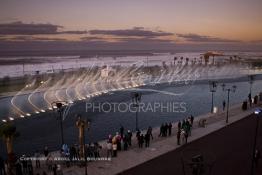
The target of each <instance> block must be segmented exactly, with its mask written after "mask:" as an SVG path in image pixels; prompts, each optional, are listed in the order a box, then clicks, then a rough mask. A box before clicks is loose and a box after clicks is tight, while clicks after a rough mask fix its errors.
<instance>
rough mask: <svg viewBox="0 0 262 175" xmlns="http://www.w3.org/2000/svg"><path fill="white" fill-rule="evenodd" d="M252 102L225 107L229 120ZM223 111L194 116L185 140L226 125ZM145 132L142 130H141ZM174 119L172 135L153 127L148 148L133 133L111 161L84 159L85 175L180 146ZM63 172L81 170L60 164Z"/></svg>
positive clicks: (70, 174)
mask: <svg viewBox="0 0 262 175" xmlns="http://www.w3.org/2000/svg"><path fill="white" fill-rule="evenodd" d="M255 107H257V106H254V107H253V108H251V109H248V110H247V111H242V109H241V106H240V105H235V106H232V107H231V109H230V111H229V124H230V123H233V122H236V121H238V120H240V119H242V118H244V117H246V116H248V115H249V114H251V113H252V112H253V111H254V108H255ZM204 118H205V119H207V126H206V127H205V128H200V127H198V121H199V120H200V119H204ZM225 119H226V112H219V113H217V114H210V113H209V114H206V115H202V116H198V117H195V121H194V126H193V130H192V134H191V136H190V137H189V138H188V142H192V141H194V140H197V139H199V138H201V137H203V136H205V135H207V134H209V133H211V132H214V131H217V130H219V129H221V128H223V127H225V126H227V125H226V121H225ZM144 132H145V131H144ZM176 132H177V123H173V128H172V135H171V136H169V137H158V134H159V127H157V128H153V136H154V139H153V141H151V143H150V147H149V148H138V146H137V141H136V138H135V134H133V142H132V143H133V145H132V147H131V148H129V150H128V151H118V155H117V157H116V158H112V159H111V161H96V162H89V163H88V168H87V171H88V174H89V175H113V174H118V173H121V172H123V171H124V170H127V169H130V168H132V167H135V166H137V165H139V164H142V163H144V162H146V161H148V160H150V159H153V158H156V157H158V156H160V155H162V154H164V153H167V152H169V151H172V150H174V149H176V148H178V147H180V146H178V145H177V139H176ZM100 144H101V145H102V146H103V149H102V151H101V154H100V156H101V157H106V141H101V142H100ZM63 174H65V175H82V174H84V168H79V167H77V166H71V167H69V168H63Z"/></svg>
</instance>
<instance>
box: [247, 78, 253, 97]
mask: <svg viewBox="0 0 262 175" xmlns="http://www.w3.org/2000/svg"><path fill="white" fill-rule="evenodd" d="M248 78H249V84H250V87H249V95H250V97H252V95H251V92H252V84H253V83H254V80H255V75H248Z"/></svg>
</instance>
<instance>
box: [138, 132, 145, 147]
mask: <svg viewBox="0 0 262 175" xmlns="http://www.w3.org/2000/svg"><path fill="white" fill-rule="evenodd" d="M143 144H144V135H143V134H141V135H140V137H139V141H138V146H139V148H143Z"/></svg>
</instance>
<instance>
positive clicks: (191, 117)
mask: <svg viewBox="0 0 262 175" xmlns="http://www.w3.org/2000/svg"><path fill="white" fill-rule="evenodd" d="M194 119H195V118H194V116H193V115H192V114H191V116H190V121H191V125H192V126H193V124H194Z"/></svg>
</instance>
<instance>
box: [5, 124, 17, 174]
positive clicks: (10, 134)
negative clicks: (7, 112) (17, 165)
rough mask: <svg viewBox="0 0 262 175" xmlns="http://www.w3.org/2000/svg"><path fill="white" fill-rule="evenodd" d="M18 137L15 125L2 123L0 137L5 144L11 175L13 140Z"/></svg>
mask: <svg viewBox="0 0 262 175" xmlns="http://www.w3.org/2000/svg"><path fill="white" fill-rule="evenodd" d="M18 136H19V133H18V132H17V131H16V127H15V125H13V124H12V123H10V122H7V123H4V124H2V125H1V126H0V137H2V139H3V141H4V142H5V144H6V150H7V155H8V164H9V166H8V167H9V170H8V171H9V173H10V174H12V167H13V165H14V152H13V140H14V139H15V138H16V137H18Z"/></svg>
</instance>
